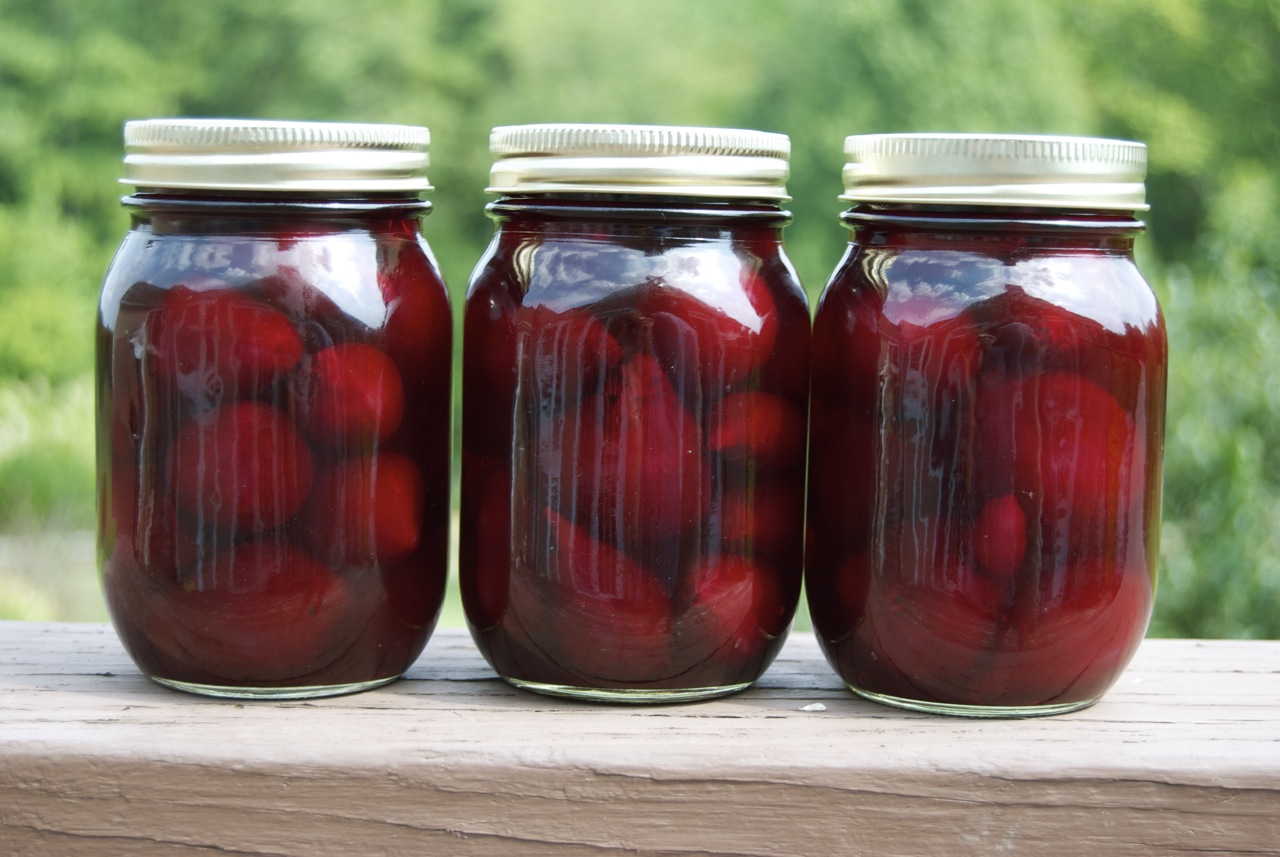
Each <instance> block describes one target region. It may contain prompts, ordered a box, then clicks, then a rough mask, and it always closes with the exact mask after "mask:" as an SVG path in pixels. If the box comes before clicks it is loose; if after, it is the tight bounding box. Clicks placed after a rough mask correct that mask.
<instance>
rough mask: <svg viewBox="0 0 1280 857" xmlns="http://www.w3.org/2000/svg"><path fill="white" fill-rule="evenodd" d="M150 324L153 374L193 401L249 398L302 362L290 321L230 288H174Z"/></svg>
mask: <svg viewBox="0 0 1280 857" xmlns="http://www.w3.org/2000/svg"><path fill="white" fill-rule="evenodd" d="M153 319H154V321H153V323H152V324H151V325H150V327H149V328H148V330H147V334H146V335H147V354H148V357H149V358H150V360H151V361H153V365H154V366H155V371H156V373H157V375H158V376H159V377H160V378H161V379H162V380H164V381H165V382H167V383H169V384H171V385H173V386H175V387H176V388H177V389H178V390H180V391H181V392H182V393H183V394H184V395H186V396H187V397H189V398H191V399H194V400H198V401H202V402H204V401H208V402H209V403H211V404H215V405H216V404H218V403H219V402H221V401H234V400H236V399H242V398H252V397H253V396H254V395H256V394H257V393H258V392H259V391H261V390H262V389H264V388H265V387H268V386H270V385H271V384H274V383H276V382H277V381H279V380H280V379H281V378H282V377H284V376H285V374H286V373H288V372H289V371H290V370H291V369H293V367H294V366H296V365H297V364H298V361H299V360H300V359H302V339H301V338H300V337H299V336H298V332H297V330H296V329H295V328H294V326H293V325H292V324H291V323H290V322H289V320H288V319H287V318H286V317H285V316H284V315H282V314H281V313H279V312H277V311H276V310H274V309H272V308H271V307H270V306H267V305H266V304H264V303H260V302H258V301H255V300H253V299H251V298H249V297H246V296H245V295H243V294H241V293H240V292H238V291H235V290H233V289H229V288H216V289H209V290H207V291H195V290H193V289H190V288H187V287H186V286H177V287H175V288H173V289H171V290H169V292H168V293H167V294H166V296H165V298H164V305H163V307H162V308H161V310H160V312H159V313H157V314H156V315H155V316H153Z"/></svg>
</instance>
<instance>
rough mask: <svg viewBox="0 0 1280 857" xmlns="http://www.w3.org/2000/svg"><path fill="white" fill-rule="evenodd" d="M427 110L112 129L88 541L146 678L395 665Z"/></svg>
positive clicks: (419, 317)
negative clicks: (121, 208) (118, 210)
mask: <svg viewBox="0 0 1280 857" xmlns="http://www.w3.org/2000/svg"><path fill="white" fill-rule="evenodd" d="M427 145H428V132H427V129H426V128H418V127H406V126H392V125H354V124H337V123H306V122H275V121H255V120H220V119H216V120H198V119H157V120H146V121H139V122H129V123H127V124H126V126H125V147H126V152H127V155H126V158H125V177H124V179H123V182H124V183H126V184H130V185H133V186H135V187H136V189H137V190H136V192H135V193H134V194H133V195H131V196H128V197H126V198H125V199H124V204H125V205H126V206H127V207H128V208H129V210H130V212H131V215H132V219H133V226H132V229H131V231H130V232H129V234H128V236H127V237H126V238H125V240H124V243H123V245H122V246H121V248H120V250H119V252H118V253H117V255H116V257H115V260H114V261H113V263H112V265H111V268H110V270H109V271H108V273H107V276H106V281H105V284H104V285H103V290H102V297H101V303H100V308H99V315H98V329H97V365H98V373H97V379H98V380H97V413H98V416H97V437H98V509H99V523H98V544H99V558H100V561H101V565H102V579H103V587H104V590H105V594H106V598H107V604H108V607H109V610H110V614H111V619H112V622H113V623H114V625H115V628H116V631H117V632H118V633H119V635H120V638H121V640H122V641H123V642H124V645H125V647H126V649H128V651H129V654H130V655H131V656H132V657H133V659H134V661H135V662H136V663H137V664H138V666H139V667H140V668H141V669H142V671H143V672H145V673H146V674H147V675H149V676H151V677H152V678H154V679H155V680H157V681H159V682H161V683H163V684H167V685H170V686H173V687H176V688H180V689H183V690H187V691H192V692H195V693H202V694H207V695H213V696H229V697H275V698H299V697H311V696H325V695H330V694H337V693H346V692H350V691H356V690H361V689H364V688H368V687H373V686H376V685H379V684H383V683H385V682H388V681H391V680H392V679H394V678H396V677H397V676H399V675H400V674H401V673H402V672H403V671H404V670H405V669H406V668H407V667H408V666H409V665H410V664H411V663H412V662H413V660H414V659H415V658H416V657H417V656H418V654H419V653H420V652H421V651H422V648H423V646H424V645H425V644H426V640H427V637H428V636H429V635H430V633H431V630H432V628H433V626H434V624H435V621H436V617H437V615H438V612H439V608H440V604H441V601H442V598H443V592H444V585H445V576H446V575H445V564H446V555H447V551H446V544H447V531H448V509H449V502H448V497H449V494H448V488H449V484H448V482H449V424H450V419H449V408H450V404H449V402H450V371H449V366H450V347H451V323H450V313H449V304H448V297H447V294H446V292H445V289H444V285H443V283H442V282H441V279H440V276H439V273H438V272H437V269H436V265H435V262H434V260H433V259H432V256H431V254H430V251H429V250H428V248H427V245H426V242H425V240H424V239H423V237H422V234H421V232H420V231H419V218H420V217H421V216H422V215H423V214H424V213H426V211H427V210H428V209H429V203H426V202H424V201H423V200H422V198H421V194H422V192H423V191H425V190H428V189H429V185H428V183H427V178H426V166H427Z"/></svg>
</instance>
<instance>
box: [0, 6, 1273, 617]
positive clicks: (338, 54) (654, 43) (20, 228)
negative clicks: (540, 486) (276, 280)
mask: <svg viewBox="0 0 1280 857" xmlns="http://www.w3.org/2000/svg"><path fill="white" fill-rule="evenodd" d="M166 115H186V116H254V117H271V118H293V119H324V120H350V121H378V122H404V123H411V124H425V125H428V126H430V128H431V130H432V135H433V141H432V160H433V164H434V166H433V169H432V179H433V182H434V183H435V185H436V186H437V188H438V190H437V191H436V193H435V194H434V197H433V198H434V202H435V204H436V213H435V214H434V215H433V216H432V217H431V218H429V220H428V222H427V232H428V237H429V239H430V240H431V243H432V245H433V247H434V248H435V250H436V253H437V255H438V257H439V259H440V261H441V264H442V266H443V268H444V270H445V274H446V277H447V279H448V281H449V282H450V284H451V287H452V290H453V292H454V296H455V311H457V310H460V307H461V302H462V293H463V290H464V288H465V284H466V280H467V277H468V274H469V273H470V268H471V266H472V264H473V263H474V261H475V260H476V259H477V258H478V257H479V255H480V252H481V250H482V248H483V246H484V244H485V243H486V242H487V240H488V236H489V234H490V232H491V225H490V224H489V223H488V221H487V220H486V219H485V217H484V215H483V210H482V209H483V205H484V203H485V202H486V198H485V196H484V193H483V188H484V186H485V179H486V173H487V169H488V162H489V160H488V153H487V147H486V144H487V136H488V131H489V128H490V127H491V126H493V125H497V124H512V123H522V122H541V121H606V122H651V123H663V124H695V125H722V126H739V127H749V128H760V129H767V130H774V131H782V132H786V133H788V134H790V135H791V138H792V142H793V163H792V168H793V178H792V180H791V182H790V189H791V192H792V194H793V196H794V197H795V201H794V204H793V211H794V212H795V220H794V223H793V225H792V226H791V227H790V229H789V232H788V247H789V250H790V253H791V255H792V257H793V259H794V260H795V262H796V265H797V267H798V269H799V270H800V273H801V276H802V278H803V280H804V281H805V283H806V284H807V286H808V288H809V291H810V293H811V294H813V295H816V294H817V292H818V291H819V290H820V289H821V286H822V284H823V282H824V280H825V278H826V276H827V275H828V274H829V272H830V270H831V269H832V268H833V267H834V265H835V263H836V261H837V259H838V258H839V256H840V254H841V252H842V250H843V245H844V242H845V240H846V237H847V236H846V234H845V233H844V232H843V230H842V229H841V228H840V226H839V224H838V223H837V221H836V219H835V217H836V215H837V214H838V212H839V210H840V207H841V206H840V204H839V202H838V201H837V199H836V197H837V195H838V193H839V192H840V167H841V165H842V160H843V159H842V156H841V143H842V141H843V138H844V137H845V135H847V134H852V133H867V132H880V131H921V130H943V131H1003V132H1044V133H1063V134H1090V135H1105V136H1117V137H1126V138H1133V139H1140V140H1144V141H1146V142H1147V143H1148V144H1149V145H1150V155H1151V170H1150V178H1149V183H1148V190H1149V197H1150V201H1151V203H1152V211H1151V213H1150V216H1149V226H1150V228H1149V232H1148V236H1147V237H1146V238H1145V239H1144V240H1143V241H1142V242H1141V252H1142V256H1143V258H1142V259H1141V264H1142V267H1143V269H1144V270H1145V271H1146V272H1147V274H1148V278H1149V279H1150V280H1151V281H1152V283H1153V284H1154V285H1155V288H1156V290H1157V292H1158V294H1159V296H1160V298H1161V300H1162V302H1163V305H1164V308H1165V313H1166V316H1167V320H1168V324H1169V331H1170V342H1171V351H1172V359H1171V371H1172V378H1171V383H1170V387H1169V390H1170V393H1169V416H1170V419H1169V427H1168V438H1167V448H1166V462H1167V464H1166V478H1165V504H1164V509H1165V526H1164V534H1163V550H1162V569H1161V575H1162V580H1161V584H1160V592H1159V597H1158V605H1157V616H1156V620H1155V625H1154V628H1153V631H1154V632H1155V633H1158V634H1175V635H1195V636H1232V637H1280V609H1278V608H1280V536H1278V535H1277V527H1276V524H1277V522H1280V437H1278V435H1280V384H1277V383H1272V381H1273V377H1272V374H1271V373H1272V372H1273V371H1275V367H1277V366H1280V281H1278V275H1277V272H1280V241H1278V240H1277V238H1276V236H1277V234H1278V233H1280V173H1277V171H1276V170H1275V169H1274V163H1275V160H1276V157H1277V154H1278V153H1280V122H1278V121H1277V120H1278V117H1280V4H1277V3H1276V2H1274V0H1127V1H1126V2H1124V3H1116V2H1114V0H1044V1H1043V2H1037V3H1034V4H1033V3H1024V2H1017V0H948V2H933V0H861V2H852V0H847V2H837V0H787V2H782V0H701V2H687V0H645V2H624V0H544V2H532V0H526V2H515V0H507V2H501V0H382V2H378V3H372V2H340V0H276V2H272V3H261V2H256V0H224V2H201V3H193V2H184V0H101V2H85V0H79V2H77V0H0V263H2V264H0V308H2V311H0V533H8V534H13V533H24V532H31V531H39V530H53V531H62V530H67V529H80V530H85V529H89V528H91V527H92V521H93V500H92V489H91V484H92V468H93V460H92V454H93V453H92V448H93V446H92V421H91V409H92V393H91V389H92V387H91V385H90V382H89V378H90V375H91V373H92V355H91V328H92V323H93V317H94V304H95V298H96V293H97V288H98V284H99V282H100V281H101V277H102V273H103V271H104V270H105V268H106V266H107V264H108V262H109V261H110V258H111V253H112V251H113V249H114V247H115V246H116V244H117V242H118V241H119V239H120V237H121V235H122V234H123V233H124V231H125V229H126V228H127V218H126V217H125V215H124V214H123V212H122V211H121V209H120V208H119V206H118V202H117V200H118V196H119V195H120V193H121V189H120V188H119V187H118V186H117V185H116V184H115V180H116V178H117V176H118V175H119V159H120V156H121V138H120V130H121V124H122V123H123V122H124V121H125V120H126V119H130V118H140V117H150V116H166ZM3 601H4V598H3V593H0V611H3V609H4V607H3ZM29 601H30V599H28V602H29ZM29 614H30V611H29ZM35 615H42V614H41V612H40V610H38V609H37V610H36V611H35ZM45 618H48V617H45Z"/></svg>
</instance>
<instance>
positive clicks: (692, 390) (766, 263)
mask: <svg viewBox="0 0 1280 857" xmlns="http://www.w3.org/2000/svg"><path fill="white" fill-rule="evenodd" d="M557 204H563V205H564V206H565V207H566V209H568V210H570V211H572V212H573V215H574V218H579V217H580V218H582V220H581V221H579V220H577V219H567V220H565V221H564V222H563V223H561V221H555V222H554V225H551V224H550V223H549V224H546V225H539V226H538V228H535V227H534V226H533V225H531V224H532V218H528V219H525V218H523V217H522V216H521V218H520V219H519V221H518V223H515V224H514V225H513V226H512V227H511V228H510V229H509V230H508V229H505V228H500V229H499V232H498V234H497V236H495V239H494V244H493V246H492V247H491V250H490V254H489V255H488V256H487V257H486V259H485V260H484V261H483V262H482V263H481V265H480V266H479V267H478V268H477V271H476V274H475V275H474V277H473V280H472V284H471V289H470V293H469V297H468V303H467V312H466V317H465V319H464V332H465V333H464V342H463V347H464V353H463V390H464V395H463V433H462V446H463V461H464V464H463V485H462V521H461V529H462V544H461V548H460V567H461V585H462V590H463V597H464V605H465V607H466V611H467V617H468V622H469V623H470V625H471V628H472V631H473V634H474V636H475V637H476V640H477V642H478V644H479V646H480V649H481V652H482V653H483V654H484V655H485V657H486V658H488V659H489V661H490V663H492V664H493V665H494V667H495V668H496V669H497V670H498V672H499V673H500V674H501V675H503V676H504V677H505V678H507V679H509V680H512V681H514V682H516V683H520V684H531V685H533V686H535V687H537V688H539V689H544V690H546V689H552V690H551V692H566V693H569V694H570V695H589V696H597V697H598V696H601V695H604V696H605V697H606V698H609V699H632V698H635V696H633V695H630V696H629V695H628V694H637V693H639V694H653V695H652V696H651V697H648V696H646V697H645V698H654V699H661V698H673V697H676V696H679V697H681V698H689V697H694V698H696V697H699V696H706V695H714V694H715V693H722V692H727V690H732V689H736V688H739V687H742V686H745V685H746V684H748V683H750V682H751V681H754V680H755V678H756V677H758V675H759V674H760V672H761V671H762V670H763V669H764V667H765V666H766V665H767V664H768V663H769V661H770V660H771V659H772V658H773V656H774V655H775V654H776V652H777V650H778V648H779V646H780V645H781V643H782V639H783V637H784V636H785V633H786V629H787V626H788V624H789V622H790V619H791V616H792V613H793V611H794V606H795V602H796V600H797V598H798V594H799V593H798V589H799V583H800V580H799V574H798V571H799V568H800V562H801V555H802V550H803V504H804V493H803V475H802V467H803V462H804V443H805V435H806V428H805V424H806V420H807V392H808V375H807V364H808V312H807V307H806V306H805V303H804V298H803V295H802V293H801V292H800V290H799V289H798V287H797V285H796V284H795V282H794V280H793V279H792V278H791V277H792V275H791V274H790V269H789V266H788V265H787V264H786V263H785V262H784V261H779V259H780V256H779V248H778V242H777V235H776V226H773V225H769V226H767V227H765V229H764V231H765V232H768V233H769V234H770V236H772V240H770V241H762V242H760V244H761V246H762V247H763V250H761V251H760V252H763V253H765V254H766V255H767V256H768V258H767V259H766V258H764V257H757V256H755V255H752V254H746V253H743V254H742V255H739V252H735V250H734V248H733V246H732V243H731V242H729V241H725V240H724V237H723V236H724V234H725V231H726V230H725V229H723V228H721V227H719V226H708V225H704V224H702V223H701V222H699V221H696V220H695V221H692V222H682V223H680V224H677V225H676V226H674V227H672V229H671V230H669V231H668V230H665V229H664V230H661V231H658V232H655V231H654V230H652V229H651V227H650V225H649V224H648V223H647V222H643V221H642V222H638V223H631V222H628V221H627V220H626V218H625V217H622V216H620V215H616V213H615V214H614V215H612V216H614V217H618V218H619V219H617V220H612V221H609V222H608V224H607V226H605V227H600V230H601V231H598V233H593V234H592V236H591V238H590V240H583V238H582V231H581V230H585V229H587V226H588V223H589V222H590V218H591V217H592V216H593V214H594V212H593V211H592V210H591V209H590V208H589V207H585V206H584V207H583V208H581V209H578V208H576V207H575V204H574V203H570V202H564V203H557ZM646 205H647V203H646ZM712 216H714V215H712ZM686 217H687V215H686ZM514 219H515V218H514V217H513V220H514ZM592 225H596V226H599V224H592ZM560 230H563V233H561V231H560ZM686 236H688V237H687V238H686ZM751 246H752V248H754V247H755V246H756V244H755V243H753V244H752V245H751ZM531 250H534V251H536V253H530V251H531ZM753 253H754V250H753ZM527 259H532V260H533V261H527ZM784 319H785V320H786V323H785V324H783V320H784ZM609 691H618V693H617V694H615V695H609V693H608V692H609Z"/></svg>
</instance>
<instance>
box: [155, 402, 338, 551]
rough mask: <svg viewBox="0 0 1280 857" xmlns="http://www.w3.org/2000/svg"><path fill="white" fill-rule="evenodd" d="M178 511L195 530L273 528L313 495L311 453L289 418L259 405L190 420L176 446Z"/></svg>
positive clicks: (224, 409) (234, 407) (229, 407)
mask: <svg viewBox="0 0 1280 857" xmlns="http://www.w3.org/2000/svg"><path fill="white" fill-rule="evenodd" d="M171 455H172V459H171V460H172V462H173V464H172V467H173V489H174V493H175V495H176V497H177V500H178V510H179V512H180V513H181V514H182V515H183V516H184V517H185V518H187V519H189V520H191V521H193V522H195V524H196V525H203V524H209V523H211V524H213V525H215V526H218V527H220V528H223V529H230V530H236V531H240V532H261V531H263V530H269V529H273V528H274V527H277V526H279V525H280V524H283V523H284V522H285V521H287V520H289V519H290V518H292V517H293V516H294V515H295V514H297V512H298V510H300V509H301V508H302V504H303V502H305V500H306V499H307V494H308V492H309V491H310V490H311V481H312V478H313V475H314V474H313V465H312V458H311V451H310V449H309V448H308V446H307V444H306V441H304V440H303V439H302V436H301V435H299V434H298V431H297V429H296V428H294V425H293V423H292V422H290V421H289V419H288V418H287V417H285V416H284V415H283V414H281V413H280V412H279V411H277V410H275V409H274V408H270V407H267V406H266V405H261V404H257V403H253V402H245V403H241V404H236V405H225V406H223V407H221V408H218V409H217V410H215V411H212V412H210V413H208V414H206V415H204V416H201V417H197V418H195V419H193V420H191V421H189V422H188V423H187V424H186V425H185V426H183V427H182V429H181V430H180V431H179V432H178V435H177V437H175V438H174V441H173V449H172V453H171Z"/></svg>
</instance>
